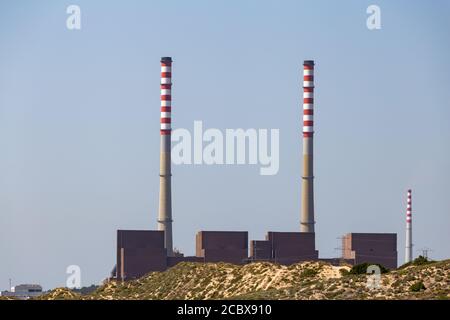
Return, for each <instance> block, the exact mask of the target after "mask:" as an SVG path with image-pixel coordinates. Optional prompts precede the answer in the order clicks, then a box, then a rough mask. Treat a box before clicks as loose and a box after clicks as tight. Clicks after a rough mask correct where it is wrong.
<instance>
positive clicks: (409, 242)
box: [405, 189, 413, 263]
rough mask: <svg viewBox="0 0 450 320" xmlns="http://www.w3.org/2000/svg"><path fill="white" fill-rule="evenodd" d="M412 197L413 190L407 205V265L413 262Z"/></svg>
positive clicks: (408, 197) (409, 194)
mask: <svg viewBox="0 0 450 320" xmlns="http://www.w3.org/2000/svg"><path fill="white" fill-rule="evenodd" d="M412 247H413V245H412V197H411V189H409V190H408V196H407V205H406V248H405V249H406V250H405V263H408V262H411V261H412Z"/></svg>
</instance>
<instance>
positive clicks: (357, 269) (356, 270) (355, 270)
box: [349, 262, 389, 274]
mask: <svg viewBox="0 0 450 320" xmlns="http://www.w3.org/2000/svg"><path fill="white" fill-rule="evenodd" d="M371 265H376V266H378V267H380V271H381V273H387V272H389V269H387V268H385V267H383V266H382V265H381V264H379V263H367V262H365V263H361V264H357V265H354V266H353V267H352V268H351V269H350V271H349V274H367V268H368V267H369V266H371Z"/></svg>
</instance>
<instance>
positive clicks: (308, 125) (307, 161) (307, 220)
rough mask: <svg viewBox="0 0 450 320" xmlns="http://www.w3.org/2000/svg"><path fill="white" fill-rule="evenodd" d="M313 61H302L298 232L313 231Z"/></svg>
mask: <svg viewBox="0 0 450 320" xmlns="http://www.w3.org/2000/svg"><path fill="white" fill-rule="evenodd" d="M313 117H314V61H313V60H305V61H304V63H303V176H302V212H301V219H300V232H314V223H315V222H314V181H313V180H314V174H313V135H314V120H313Z"/></svg>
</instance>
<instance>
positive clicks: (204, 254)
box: [195, 231, 248, 264]
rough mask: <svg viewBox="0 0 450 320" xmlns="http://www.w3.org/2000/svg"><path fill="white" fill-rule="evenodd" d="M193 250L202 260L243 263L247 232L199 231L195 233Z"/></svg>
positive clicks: (246, 253)
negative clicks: (194, 247) (194, 248)
mask: <svg viewBox="0 0 450 320" xmlns="http://www.w3.org/2000/svg"><path fill="white" fill-rule="evenodd" d="M195 251H196V256H197V257H201V258H203V261H204V262H228V263H234V264H241V263H245V261H246V259H247V258H248V232H247V231H200V232H198V233H197V235H196V250H195Z"/></svg>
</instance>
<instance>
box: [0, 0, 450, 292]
mask: <svg viewBox="0 0 450 320" xmlns="http://www.w3.org/2000/svg"><path fill="white" fill-rule="evenodd" d="M71 4H77V5H79V6H80V8H81V14H82V29H81V30H79V31H69V30H68V29H67V28H66V19H67V16H68V15H67V14H66V8H67V6H69V5H71ZM371 4H376V5H378V6H380V8H381V25H382V28H381V30H375V31H370V30H368V29H367V27H366V19H367V16H368V15H367V14H366V8H367V7H368V6H369V5H371ZM449 17H450V3H449V2H447V1H434V2H432V4H431V2H430V1H429V2H427V1H356V0H355V1H345V2H344V1H341V2H339V3H338V2H337V1H336V2H335V1H333V2H332V1H214V2H213V1H76V0H74V1H44V0H43V1H30V0H29V1H2V2H1V3H0V148H1V150H2V152H1V156H0V173H1V175H0V227H1V232H0V251H1V252H2V263H1V265H0V288H1V289H6V288H7V286H8V279H9V278H12V279H13V284H18V283H27V282H32V283H41V284H42V285H43V286H44V288H45V289H48V288H52V287H55V286H63V285H64V284H65V281H66V277H67V275H66V274H65V270H66V267H67V266H68V265H71V264H76V265H79V266H80V267H81V270H82V284H83V285H90V284H91V283H98V282H99V281H101V280H102V279H103V278H105V277H106V276H107V275H108V273H109V271H110V269H111V268H112V267H113V265H114V259H115V236H116V233H115V232H116V230H117V229H119V228H121V229H155V228H156V219H157V210H158V187H159V178H158V174H159V172H158V170H159V60H160V57H161V56H172V57H173V60H174V64H173V82H174V85H173V127H174V128H187V129H190V130H192V128H193V122H194V120H202V121H203V124H204V126H205V127H206V128H219V129H223V130H225V129H226V128H266V129H270V128H278V129H280V170H279V173H278V174H277V175H275V176H261V175H259V167H258V166H249V165H243V166H242V165H241V166H206V165H203V166H198V165H197V166H194V165H191V166H174V167H173V216H174V245H175V246H176V247H178V248H180V249H181V251H183V252H184V253H185V254H188V255H189V254H194V249H195V247H194V246H195V243H194V236H195V233H196V232H197V231H199V230H230V229H231V230H248V231H249V232H250V238H251V239H262V238H263V237H264V234H265V232H266V231H269V230H270V231H297V230H298V229H299V227H298V226H299V216H300V174H301V121H300V119H301V118H300V117H301V65H302V62H303V60H306V59H314V60H315V62H316V74H315V75H316V76H315V85H316V96H315V130H316V134H315V177H316V179H315V183H316V184H315V200H316V201H315V204H316V221H317V223H316V232H317V237H316V238H317V246H318V249H319V251H320V256H321V257H334V256H337V255H338V251H337V250H335V248H336V247H338V240H337V237H339V236H341V235H342V234H344V233H347V232H396V233H398V252H399V262H400V263H402V262H403V259H404V245H405V243H404V238H405V237H404V229H405V211H406V190H407V189H408V188H411V189H413V219H414V220H413V228H414V229H413V232H414V233H413V242H414V244H415V249H419V248H422V247H429V248H431V249H433V251H432V252H431V256H432V257H433V258H436V259H443V258H449V257H450V247H449V245H448V244H449V243H450V233H449V231H448V230H449V229H450V228H449V227H450V200H449V197H448V190H450V147H449V146H450V143H449V141H450V124H449V120H450V110H449V101H450V91H449V83H450V61H449V59H448V57H449V56H450V43H449V41H448V39H449V30H450V22H449ZM418 253H419V252H417V251H416V250H415V251H414V254H415V255H417V254H418Z"/></svg>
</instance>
